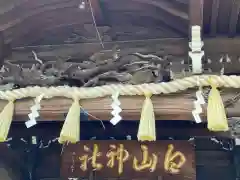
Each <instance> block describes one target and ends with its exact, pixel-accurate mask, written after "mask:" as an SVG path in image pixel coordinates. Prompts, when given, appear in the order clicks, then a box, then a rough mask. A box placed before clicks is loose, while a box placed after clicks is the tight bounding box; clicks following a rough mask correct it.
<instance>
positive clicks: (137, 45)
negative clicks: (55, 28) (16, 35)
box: [8, 38, 188, 62]
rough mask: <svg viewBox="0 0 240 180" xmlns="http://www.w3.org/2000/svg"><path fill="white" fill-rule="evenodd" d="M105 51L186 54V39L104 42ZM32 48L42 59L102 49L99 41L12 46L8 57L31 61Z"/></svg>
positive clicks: (82, 56) (85, 55)
mask: <svg viewBox="0 0 240 180" xmlns="http://www.w3.org/2000/svg"><path fill="white" fill-rule="evenodd" d="M104 46H105V52H108V51H110V50H111V49H112V48H113V47H114V46H118V48H119V49H120V50H121V51H120V53H124V54H125V53H134V52H142V53H156V54H157V55H160V56H161V55H164V54H165V55H176V56H181V55H184V54H186V55H187V49H188V41H187V40H186V39H177V38H176V39H175V38H173V39H171V38H166V39H153V40H136V41H115V42H105V43H104ZM32 50H34V51H36V52H37V53H38V55H39V57H41V58H42V59H43V60H55V59H56V57H63V58H68V57H72V58H78V59H84V60H86V59H88V58H89V56H92V55H93V54H94V53H96V52H99V51H101V50H102V46H101V44H100V43H78V44H64V45H43V46H28V47H20V48H14V49H13V54H12V56H11V57H8V59H12V60H17V61H25V62H29V61H30V62H32V54H31V52H32Z"/></svg>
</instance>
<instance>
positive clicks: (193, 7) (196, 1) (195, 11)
mask: <svg viewBox="0 0 240 180" xmlns="http://www.w3.org/2000/svg"><path fill="white" fill-rule="evenodd" d="M194 25H198V26H201V27H202V26H203V0H190V3H189V26H190V28H189V29H190V30H189V32H190V33H189V35H190V36H189V37H191V27H192V26H194Z"/></svg>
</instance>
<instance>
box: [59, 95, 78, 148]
mask: <svg viewBox="0 0 240 180" xmlns="http://www.w3.org/2000/svg"><path fill="white" fill-rule="evenodd" d="M80 110H81V108H80V105H79V100H78V99H77V98H75V99H74V101H73V104H72V106H71V107H70V109H69V111H68V114H67V117H66V119H65V121H64V124H63V127H62V130H61V133H60V137H59V139H58V141H59V143H61V144H64V143H67V142H70V143H77V142H78V141H79V139H80Z"/></svg>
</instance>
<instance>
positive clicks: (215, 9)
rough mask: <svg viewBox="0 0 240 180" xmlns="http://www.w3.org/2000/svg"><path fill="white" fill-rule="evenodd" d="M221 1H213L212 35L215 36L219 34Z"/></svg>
mask: <svg viewBox="0 0 240 180" xmlns="http://www.w3.org/2000/svg"><path fill="white" fill-rule="evenodd" d="M219 5H220V0H213V4H212V15H211V35H213V36H215V35H216V33H217V18H218V10H219Z"/></svg>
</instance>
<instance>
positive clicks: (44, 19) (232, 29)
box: [0, 0, 240, 47]
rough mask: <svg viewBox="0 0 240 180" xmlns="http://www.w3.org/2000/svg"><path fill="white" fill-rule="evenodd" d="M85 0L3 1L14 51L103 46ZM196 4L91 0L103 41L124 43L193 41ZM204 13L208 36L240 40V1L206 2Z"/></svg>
mask: <svg viewBox="0 0 240 180" xmlns="http://www.w3.org/2000/svg"><path fill="white" fill-rule="evenodd" d="M81 1H82V0H41V1H39V0H31V1H30V0H8V1H1V2H0V31H2V32H3V34H4V39H5V42H6V43H8V44H9V43H10V44H11V46H12V47H16V46H28V45H42V44H62V43H79V42H97V41H98V38H97V36H96V30H95V27H94V26H93V18H92V15H91V11H90V6H89V5H90V4H89V0H85V3H86V8H85V9H80V8H79V4H80V3H81ZM190 1H195V0H121V1H119V0H91V3H92V6H93V10H94V16H95V18H96V23H97V26H98V28H99V31H100V34H101V36H102V40H103V41H119V40H138V39H154V38H163V37H187V36H188V34H189V33H188V32H189V31H188V28H189V22H190V21H189V20H191V18H192V17H191V14H189V4H190ZM191 8H194V7H191ZM195 8H196V9H197V8H198V7H195ZM203 9H204V10H203V27H204V34H205V35H207V36H216V35H226V36H235V35H237V34H238V33H239V32H240V18H239V1H238V0H204V8H203ZM193 12H194V10H193Z"/></svg>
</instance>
